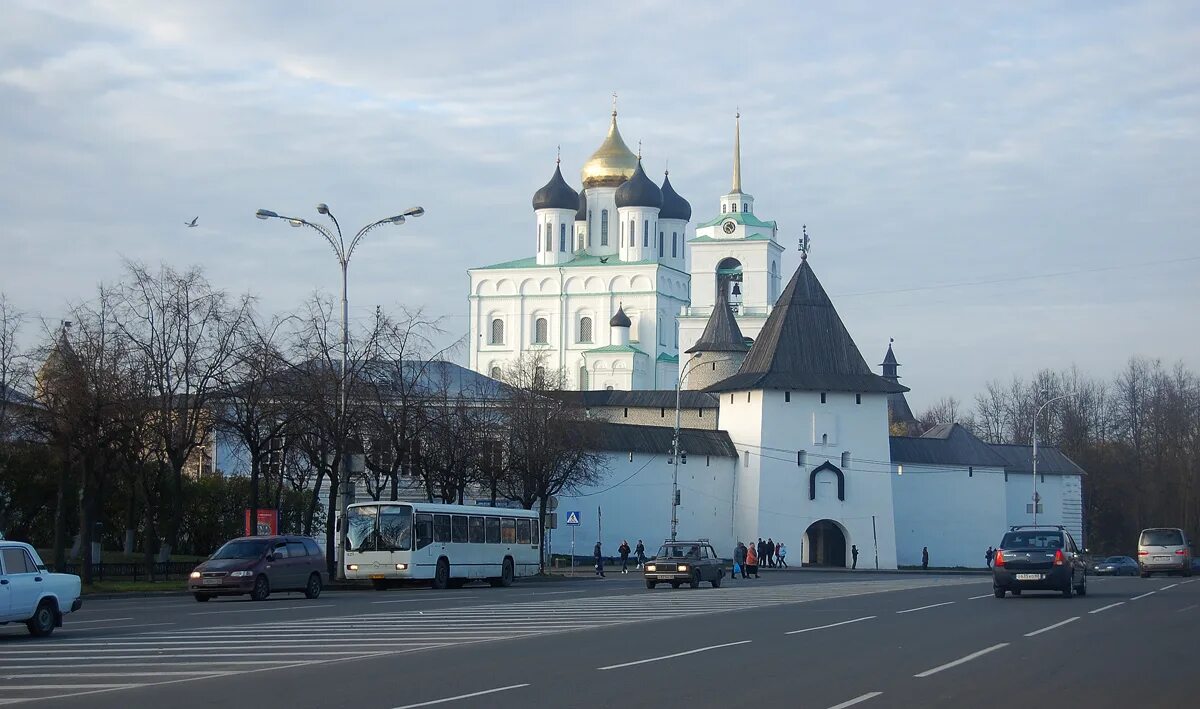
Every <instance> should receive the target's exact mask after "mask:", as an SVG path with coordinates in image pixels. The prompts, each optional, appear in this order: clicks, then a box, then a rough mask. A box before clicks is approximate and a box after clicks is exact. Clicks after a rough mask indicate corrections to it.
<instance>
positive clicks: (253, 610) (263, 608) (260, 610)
mask: <svg viewBox="0 0 1200 709" xmlns="http://www.w3.org/2000/svg"><path fill="white" fill-rule="evenodd" d="M335 605H337V604H336V603H321V604H319V605H315V606H287V607H286V608H272V607H270V606H261V607H259V608H239V609H238V610H231V611H199V612H196V613H188V615H224V614H226V613H263V614H266V613H269V612H271V611H302V610H307V609H309V608H333V607H334V606H335Z"/></svg>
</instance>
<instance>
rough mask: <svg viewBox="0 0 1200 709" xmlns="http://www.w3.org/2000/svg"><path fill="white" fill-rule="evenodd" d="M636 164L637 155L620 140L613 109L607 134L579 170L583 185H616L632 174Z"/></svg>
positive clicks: (586, 186)
mask: <svg viewBox="0 0 1200 709" xmlns="http://www.w3.org/2000/svg"><path fill="white" fill-rule="evenodd" d="M637 164H638V159H637V156H636V155H634V154H633V151H632V150H630V149H629V147H628V146H626V145H625V141H624V140H621V131H619V130H617V112H616V111H613V114H612V123H611V124H610V125H609V126H608V135H607V136H605V137H604V142H603V143H601V144H600V147H599V148H596V152H594V153H592V157H591V158H589V159H588V161H587V162H586V163H584V164H583V169H582V170H580V175H581V176H582V177H583V186H584V187H585V188H588V187H617V186H619V185H620V184H621V183H622V182H624V181H625V180H628V179H629V178H630V177H632V176H633V171H634V170H635V169H637Z"/></svg>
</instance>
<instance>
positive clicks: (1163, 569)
mask: <svg viewBox="0 0 1200 709" xmlns="http://www.w3.org/2000/svg"><path fill="white" fill-rule="evenodd" d="M1138 565H1139V566H1141V567H1142V578H1144V579H1148V578H1150V574H1155V573H1181V574H1183V575H1184V576H1191V575H1192V545H1191V543H1190V542H1189V541H1188V538H1187V535H1186V534H1184V533H1183V530H1182V529H1175V528H1170V527H1163V528H1156V529H1143V530H1142V534H1141V536H1139V537H1138Z"/></svg>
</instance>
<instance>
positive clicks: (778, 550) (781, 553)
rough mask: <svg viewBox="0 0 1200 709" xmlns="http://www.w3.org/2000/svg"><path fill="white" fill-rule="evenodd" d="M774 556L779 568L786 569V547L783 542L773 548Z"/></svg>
mask: <svg viewBox="0 0 1200 709" xmlns="http://www.w3.org/2000/svg"><path fill="white" fill-rule="evenodd" d="M775 556H776V557H777V558H778V559H779V568H781V569H786V568H787V567H788V565H787V547H785V546H784V545H783V542H779V546H777V547H775Z"/></svg>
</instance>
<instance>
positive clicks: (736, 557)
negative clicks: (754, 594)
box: [733, 542, 749, 578]
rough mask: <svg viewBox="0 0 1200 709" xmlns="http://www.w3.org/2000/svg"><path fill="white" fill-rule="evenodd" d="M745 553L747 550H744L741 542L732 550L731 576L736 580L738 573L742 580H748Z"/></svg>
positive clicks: (744, 546)
mask: <svg viewBox="0 0 1200 709" xmlns="http://www.w3.org/2000/svg"><path fill="white" fill-rule="evenodd" d="M747 551H748V550H747V549H746V545H745V544H743V543H741V542H738V543H737V546H736V547H734V548H733V576H734V578H737V574H738V572H739V571H740V572H741V573H742V578H749V577H748V576H747V575H746V552H747Z"/></svg>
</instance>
